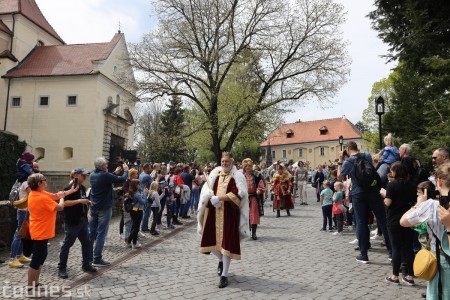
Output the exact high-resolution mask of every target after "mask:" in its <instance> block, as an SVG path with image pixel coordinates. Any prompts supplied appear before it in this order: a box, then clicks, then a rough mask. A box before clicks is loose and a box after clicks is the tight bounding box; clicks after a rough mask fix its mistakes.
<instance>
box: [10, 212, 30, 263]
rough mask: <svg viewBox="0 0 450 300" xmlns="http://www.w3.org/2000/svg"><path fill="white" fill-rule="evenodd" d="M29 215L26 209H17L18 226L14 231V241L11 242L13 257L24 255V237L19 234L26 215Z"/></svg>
mask: <svg viewBox="0 0 450 300" xmlns="http://www.w3.org/2000/svg"><path fill="white" fill-rule="evenodd" d="M26 215H27V211H26V210H17V228H16V232H14V237H13V241H12V243H11V258H12V259H14V258H16V257H19V256H21V255H22V239H21V238H20V236H19V230H20V226H22V223H23V221H24V220H25V216H26Z"/></svg>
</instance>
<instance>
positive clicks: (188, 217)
mask: <svg viewBox="0 0 450 300" xmlns="http://www.w3.org/2000/svg"><path fill="white" fill-rule="evenodd" d="M181 218H182V219H190V218H191V216H182V217H181Z"/></svg>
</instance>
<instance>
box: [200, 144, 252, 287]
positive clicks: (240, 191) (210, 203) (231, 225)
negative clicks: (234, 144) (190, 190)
mask: <svg viewBox="0 0 450 300" xmlns="http://www.w3.org/2000/svg"><path fill="white" fill-rule="evenodd" d="M233 162H234V161H233V158H232V157H231V154H230V153H228V152H224V153H223V154H222V159H221V166H220V167H217V168H215V169H214V170H212V171H211V173H210V174H209V176H207V177H206V184H204V185H203V188H202V191H201V194H200V203H199V208H198V215H197V220H198V227H197V231H198V233H199V234H200V235H201V243H200V252H201V253H205V254H210V253H213V254H214V255H216V256H217V257H218V258H219V266H218V268H217V274H218V275H219V276H220V281H219V288H224V287H226V286H227V285H228V270H229V267H230V263H231V259H235V260H240V259H241V249H240V240H242V239H244V238H246V237H247V236H248V211H249V207H248V206H249V204H248V192H247V182H246V180H245V176H244V175H243V174H242V173H241V172H239V171H238V170H237V169H236V167H234V166H233Z"/></svg>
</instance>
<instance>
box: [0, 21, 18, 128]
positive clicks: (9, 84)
mask: <svg viewBox="0 0 450 300" xmlns="http://www.w3.org/2000/svg"><path fill="white" fill-rule="evenodd" d="M12 19H13V25H12V36H11V44H10V46H9V52H11V54H12V53H13V52H12V51H13V42H14V30H15V28H16V13H13V14H12ZM10 90H11V78H8V90H7V92H6V109H5V124H4V125H3V130H5V131H6V124H7V122H8V108H9V92H10Z"/></svg>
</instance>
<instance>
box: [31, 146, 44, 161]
mask: <svg viewBox="0 0 450 300" xmlns="http://www.w3.org/2000/svg"><path fill="white" fill-rule="evenodd" d="M33 152H34V154H35V156H36V158H39V157H41V159H42V158H44V157H45V148H42V147H37V148H35V149H34V151H33Z"/></svg>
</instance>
